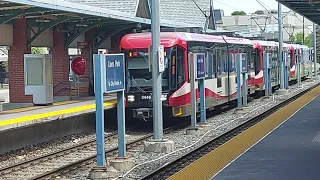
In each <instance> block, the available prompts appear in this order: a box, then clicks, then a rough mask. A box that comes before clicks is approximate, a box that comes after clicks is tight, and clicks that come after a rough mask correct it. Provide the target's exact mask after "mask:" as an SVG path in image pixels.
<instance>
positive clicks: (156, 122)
mask: <svg viewBox="0 0 320 180" xmlns="http://www.w3.org/2000/svg"><path fill="white" fill-rule="evenodd" d="M159 6H160V0H152V1H151V33H152V65H153V66H152V81H153V86H152V100H153V140H162V139H163V122H162V101H161V95H162V82H161V81H162V74H161V73H160V72H159V61H158V59H159V57H158V56H159V54H158V48H159V45H160V18H159V16H160V15H159V11H160V10H159Z"/></svg>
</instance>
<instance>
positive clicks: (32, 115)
mask: <svg viewBox="0 0 320 180" xmlns="http://www.w3.org/2000/svg"><path fill="white" fill-rule="evenodd" d="M91 99H92V100H88V99H86V100H84V99H82V100H81V99H80V100H71V101H62V102H55V103H53V105H51V106H30V107H24V108H18V109H12V110H7V111H1V112H0V131H3V130H8V129H12V128H18V127H23V126H28V125H33V124H38V123H43V122H49V121H54V120H59V119H66V118H70V117H76V116H79V115H83V114H88V113H92V112H95V100H94V97H93V98H91ZM104 102H105V103H104V108H105V109H112V108H114V107H115V106H116V104H117V99H116V95H115V94H110V95H107V96H105V97H104Z"/></svg>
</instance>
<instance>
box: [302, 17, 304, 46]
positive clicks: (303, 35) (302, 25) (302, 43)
mask: <svg viewBox="0 0 320 180" xmlns="http://www.w3.org/2000/svg"><path fill="white" fill-rule="evenodd" d="M302 44H304V16H302Z"/></svg>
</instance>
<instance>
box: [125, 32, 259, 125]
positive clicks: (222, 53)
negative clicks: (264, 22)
mask: <svg viewBox="0 0 320 180" xmlns="http://www.w3.org/2000/svg"><path fill="white" fill-rule="evenodd" d="M160 43H161V44H162V45H163V46H164V48H165V70H164V72H163V74H162V91H163V94H162V102H163V112H164V114H165V116H166V117H168V116H172V117H186V116H189V115H190V114H191V102H190V82H189V69H190V68H189V59H188V54H189V53H191V52H192V53H200V52H201V53H205V54H206V61H207V62H206V68H207V69H206V79H205V96H206V107H207V108H208V109H212V108H214V107H215V106H218V105H222V104H225V103H228V102H230V101H233V100H235V99H236V93H237V81H236V57H237V54H242V55H243V56H244V57H245V58H246V59H247V70H248V71H247V72H248V79H247V84H248V94H249V95H250V94H253V93H254V92H255V84H254V78H255V71H256V69H255V67H256V65H255V61H254V56H255V53H254V51H255V50H254V49H253V45H252V42H251V41H250V40H248V39H243V38H234V37H225V36H213V35H205V34H195V33H184V32H161V33H160ZM120 45H121V49H122V50H123V51H124V53H125V59H126V77H127V79H126V82H127V83H126V95H125V97H126V107H127V112H128V113H130V114H131V115H132V116H133V118H138V119H143V120H149V119H150V118H151V117H152V81H151V78H152V74H151V72H149V64H148V55H149V54H148V46H149V45H151V33H134V34H128V35H125V36H124V37H123V38H122V39H121V43H120ZM241 81H242V80H241ZM196 86H197V82H196ZM197 97H199V94H197ZM130 114H129V115H130Z"/></svg>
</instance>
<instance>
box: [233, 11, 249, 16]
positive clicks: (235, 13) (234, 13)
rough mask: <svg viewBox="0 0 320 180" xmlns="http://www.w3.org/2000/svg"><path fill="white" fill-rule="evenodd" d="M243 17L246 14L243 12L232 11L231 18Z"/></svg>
mask: <svg viewBox="0 0 320 180" xmlns="http://www.w3.org/2000/svg"><path fill="white" fill-rule="evenodd" d="M244 15H247V13H246V12H244V11H234V12H233V13H232V14H231V16H244Z"/></svg>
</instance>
